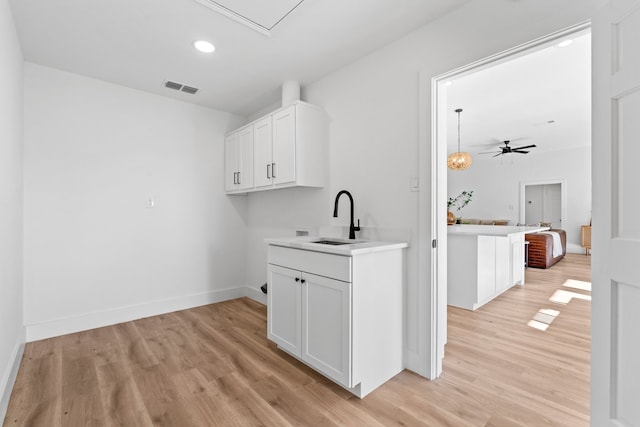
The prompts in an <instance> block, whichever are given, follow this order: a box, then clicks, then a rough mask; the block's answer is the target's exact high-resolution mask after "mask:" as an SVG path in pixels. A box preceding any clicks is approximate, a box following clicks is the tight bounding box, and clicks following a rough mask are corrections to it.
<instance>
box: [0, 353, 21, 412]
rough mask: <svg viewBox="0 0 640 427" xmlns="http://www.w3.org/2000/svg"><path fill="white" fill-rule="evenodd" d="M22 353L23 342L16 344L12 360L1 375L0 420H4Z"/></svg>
mask: <svg viewBox="0 0 640 427" xmlns="http://www.w3.org/2000/svg"><path fill="white" fill-rule="evenodd" d="M23 353H24V342H21V343H18V344H16V346H15V348H14V350H13V352H12V354H11V356H12V358H11V360H12V362H11V363H10V364H9V366H7V369H6V371H5V373H4V375H3V376H2V382H1V383H0V391H1V392H2V393H1V394H0V420H4V417H5V416H6V414H7V409H8V407H9V399H11V391H12V390H13V384H14V383H15V382H16V377H17V376H18V368H20V362H21V361H22V354H23Z"/></svg>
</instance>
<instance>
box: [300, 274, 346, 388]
mask: <svg viewBox="0 0 640 427" xmlns="http://www.w3.org/2000/svg"><path fill="white" fill-rule="evenodd" d="M302 280H303V282H304V283H303V285H302V325H303V326H302V343H303V344H302V360H304V361H305V362H307V363H308V364H309V365H311V366H313V367H314V368H316V369H317V370H319V371H320V372H322V373H323V374H325V375H327V376H328V377H330V378H332V379H333V380H335V381H336V382H338V383H340V384H342V385H344V386H345V387H352V385H351V345H350V342H351V283H346V282H341V281H339V280H334V279H329V278H327V277H322V276H316V275H314V274H309V273H303V274H302Z"/></svg>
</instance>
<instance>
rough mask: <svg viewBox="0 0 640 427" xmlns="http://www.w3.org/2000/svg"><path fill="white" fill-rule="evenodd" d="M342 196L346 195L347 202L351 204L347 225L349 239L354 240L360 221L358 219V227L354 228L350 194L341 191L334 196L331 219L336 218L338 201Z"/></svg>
mask: <svg viewBox="0 0 640 427" xmlns="http://www.w3.org/2000/svg"><path fill="white" fill-rule="evenodd" d="M343 194H346V195H347V196H348V197H349V201H350V202H351V224H349V238H350V239H355V238H356V231H360V220H359V219H358V226H357V227H356V226H355V225H354V224H353V197H351V193H349V192H348V191H347V190H342V191H341V192H339V193H338V195H337V196H336V201H335V204H334V206H333V217H334V218H337V217H338V200H339V199H340V196H342V195H343Z"/></svg>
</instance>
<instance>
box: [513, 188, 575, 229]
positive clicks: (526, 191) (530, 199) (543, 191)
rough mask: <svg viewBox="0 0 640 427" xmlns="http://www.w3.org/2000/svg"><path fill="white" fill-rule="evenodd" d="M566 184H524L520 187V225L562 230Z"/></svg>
mask: <svg viewBox="0 0 640 427" xmlns="http://www.w3.org/2000/svg"><path fill="white" fill-rule="evenodd" d="M565 190H566V183H564V185H563V182H562V181H559V182H556V181H549V182H524V183H522V184H521V186H520V224H526V225H537V224H549V225H548V226H549V227H551V228H562V224H563V215H564V213H565V211H566V207H564V205H563V203H564V201H565V200H566V196H563V192H564V191H565Z"/></svg>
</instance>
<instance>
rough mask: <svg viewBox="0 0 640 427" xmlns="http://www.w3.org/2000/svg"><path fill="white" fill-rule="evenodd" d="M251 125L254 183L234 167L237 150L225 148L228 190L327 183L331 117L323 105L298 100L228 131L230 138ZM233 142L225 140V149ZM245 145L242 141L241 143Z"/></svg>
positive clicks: (319, 185) (254, 189)
mask: <svg viewBox="0 0 640 427" xmlns="http://www.w3.org/2000/svg"><path fill="white" fill-rule="evenodd" d="M247 128H251V129H252V134H251V138H252V146H253V158H252V161H253V163H252V165H253V166H252V167H253V174H252V176H251V177H250V178H251V185H250V186H247V185H248V180H244V181H243V175H245V176H247V178H249V176H248V175H247V172H246V170H243V171H241V173H240V182H241V183H242V184H234V183H236V182H237V179H236V178H237V175H234V174H233V172H234V171H235V169H234V170H233V171H232V170H231V169H233V168H234V164H233V158H234V154H233V153H229V152H225V177H226V178H225V190H226V191H227V193H230V194H233V193H247V192H252V191H261V190H270V189H276V188H285V187H294V186H302V187H324V185H325V180H326V174H327V162H328V149H327V145H328V141H327V135H328V121H327V116H326V114H325V113H324V111H322V109H320V108H318V107H316V106H313V105H311V104H307V103H305V102H302V101H296V102H295V103H293V104H292V105H290V106H288V107H284V108H281V109H279V110H277V111H275V112H273V113H271V114H269V115H267V116H264V117H262V118H260V119H258V120H256V121H254V122H252V123H251V124H249V125H247V126H245V127H243V128H242V129H240V130H238V131H234V132H231V133H230V134H228V135H227V139H226V140H227V141H230V140H232V139H233V138H234V135H236V134H239V133H241V132H243V130H245V129H247ZM230 145H231V144H225V150H228V149H230ZM241 145H242V144H241Z"/></svg>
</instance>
